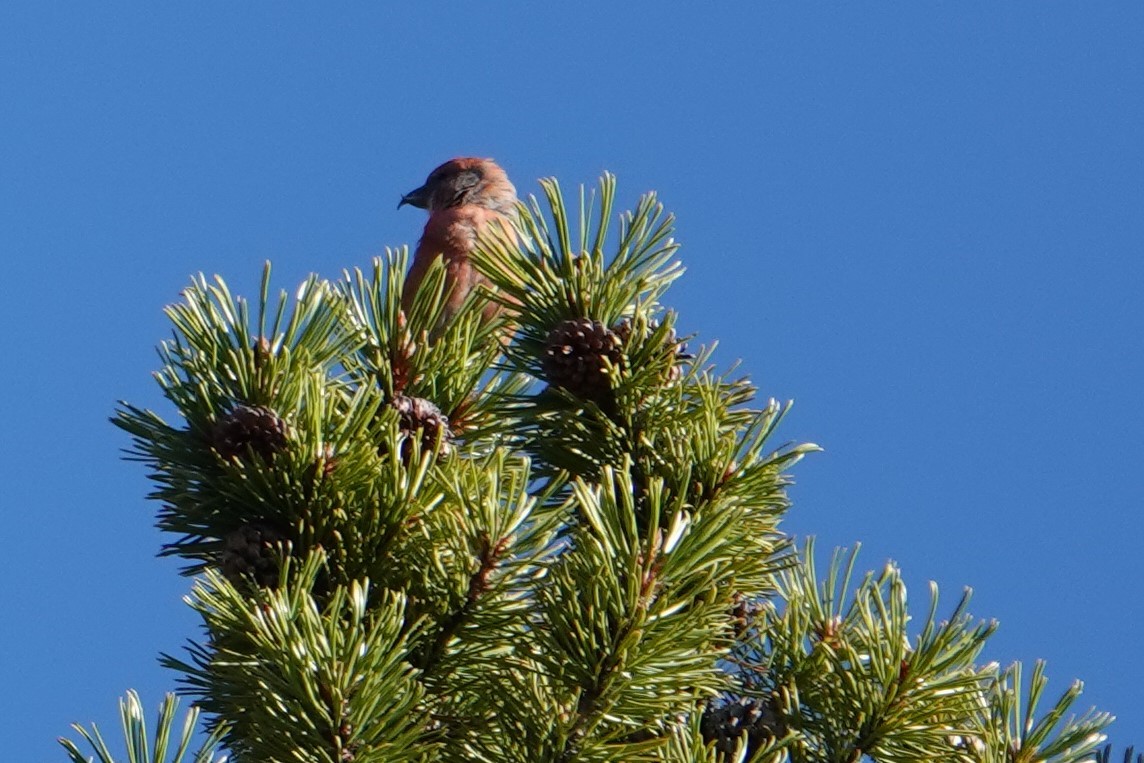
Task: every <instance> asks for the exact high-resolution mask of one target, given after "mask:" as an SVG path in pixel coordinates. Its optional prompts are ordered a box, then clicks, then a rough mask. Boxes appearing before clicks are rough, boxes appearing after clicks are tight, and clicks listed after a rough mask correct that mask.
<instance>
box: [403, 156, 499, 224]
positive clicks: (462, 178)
mask: <svg viewBox="0 0 1144 763" xmlns="http://www.w3.org/2000/svg"><path fill="white" fill-rule="evenodd" d="M405 204H409V205H411V206H414V207H420V208H421V209H427V210H429V212H430V214H432V213H433V212H436V211H437V210H439V209H448V208H449V207H459V206H462V205H465V204H475V205H476V206H479V207H486V208H488V209H492V210H495V211H497V212H502V213H505V214H507V213H508V212H510V211H512V208H513V205H514V204H516V189H515V188H513V185H512V183H511V182H509V179H508V175H506V174H505V172H504V170H502V169H501V168H500V167H499V166H498V165H497V163H496V162H494V161H493V160H492V159H477V158H475V157H470V156H466V157H460V158H458V159H450V160H449V161H447V162H445V163H444V164H442V165H441V166H440V167H438V168H437V169H435V170H433V171H432V172H430V173H429V177H428V178H427V179H426V180H425V184H424V185H422V186H421V187H420V188H417V189H415V190H412V191H410V192H409V193H407V194H405V195H404V196H402V197H401V201H400V202H399V203H398V205H397V208H398V209H400V208H401V207H402V206H404V205H405Z"/></svg>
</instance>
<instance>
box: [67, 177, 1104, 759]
mask: <svg viewBox="0 0 1144 763" xmlns="http://www.w3.org/2000/svg"><path fill="white" fill-rule="evenodd" d="M543 189H544V196H543V199H542V200H537V199H532V200H531V202H530V204H528V205H522V206H521V208H520V210H519V220H518V223H519V225H518V228H519V233H518V235H517V237H515V238H509V237H505V236H502V237H500V238H497V239H494V240H489V241H484V242H482V246H481V251H480V252H479V253H478V255H477V258H476V259H477V264H478V266H479V268H480V269H481V270H482V272H484V273H485V274H486V276H487V277H488V279H489V281H490V282H491V284H492V286H491V287H490V288H486V289H483V290H481V291H480V292H479V293H476V294H475V295H474V296H473V298H471V299H470V300H469V302H468V303H466V305H465V306H464V307H463V308H462V309H461V311H460V312H459V313H458V314H457V315H456V316H454V318H453V319H452V320H450V321H442V320H441V312H442V303H443V290H444V279H443V271H442V269H441V268H440V267H438V268H436V269H435V270H432V271H431V272H430V274H429V275H428V277H427V278H426V279H425V281H424V282H423V284H422V286H421V288H420V289H419V290H418V293H417V298H416V300H415V301H414V303H413V305H412V308H411V309H410V311H409V312H408V314H405V313H404V312H402V310H401V309H400V305H401V293H402V289H403V279H404V273H405V272H406V269H407V253H406V252H405V251H404V250H402V251H396V252H387V254H386V256H385V257H382V258H379V259H377V260H376V261H374V262H373V263H372V267H371V268H369V269H367V270H364V271H361V270H355V271H353V272H348V273H346V274H344V277H342V278H341V279H340V280H336V281H328V280H322V279H320V278H318V277H316V276H314V277H311V278H309V279H308V280H306V281H305V282H304V283H303V284H302V286H301V287H300V288H299V289H298V291H297V293H296V294H295V295H294V296H288V295H286V294H285V293H283V294H280V295H278V296H277V298H276V299H272V298H271V290H270V270H269V267H267V268H266V270H265V272H264V274H263V280H262V289H261V293H260V294H259V296H258V299H257V301H256V303H255V304H254V309H253V311H252V310H251V305H250V303H248V302H247V301H246V300H244V299H241V298H236V297H234V296H233V295H232V294H231V293H230V291H229V290H228V288H227V287H226V285H225V283H224V282H223V281H222V280H221V279H217V278H216V279H214V280H213V281H210V280H207V279H206V278H204V277H201V276H200V277H198V278H197V279H195V280H194V281H193V282H192V284H191V285H190V287H189V288H188V289H187V290H186V291H185V293H184V298H183V301H182V302H181V303H179V304H176V305H173V306H171V307H170V308H169V309H168V315H169V316H170V319H171V321H172V323H173V325H174V337H173V338H172V339H171V340H169V341H167V342H164V343H163V344H162V345H161V347H160V354H161V358H162V364H163V365H162V368H161V370H160V371H159V372H158V373H157V375H156V376H157V379H158V382H159V385H160V387H161V388H162V391H163V394H164V395H165V396H166V398H167V400H168V401H169V402H170V403H171V404H172V405H173V407H174V408H175V409H176V410H177V412H178V421H177V422H176V423H168V422H167V421H165V420H164V419H163V418H161V417H160V416H159V415H157V414H156V413H153V412H151V411H148V410H143V409H140V408H138V407H135V406H132V405H130V404H126V403H124V404H122V406H121V408H120V410H119V411H118V412H117V415H116V416H115V418H114V422H115V423H116V424H117V425H118V426H119V427H121V428H122V429H124V430H126V432H127V433H129V434H130V436H131V438H132V446H131V453H132V457H133V458H135V459H138V460H140V461H142V462H143V463H145V464H146V465H147V468H148V469H149V471H150V475H151V478H152V479H153V480H154V483H155V490H154V492H153V493H152V494H151V497H152V498H153V499H155V500H156V501H158V502H159V505H160V509H159V511H158V525H159V527H160V528H161V529H162V530H164V531H166V532H167V533H169V534H170V535H171V537H172V540H171V541H170V542H169V543H167V544H166V545H165V546H164V547H163V549H162V552H161V553H163V554H166V555H172V556H176V557H178V558H179V559H181V560H183V562H184V563H185V568H184V569H185V572H186V573H187V574H188V575H193V576H194V577H195V582H194V585H193V591H192V593H191V594H190V596H189V597H188V601H189V603H190V605H191V606H192V607H193V608H194V609H195V610H196V611H197V612H198V613H199V615H200V616H201V618H202V625H203V631H202V633H201V634H200V635H199V636H198V637H197V638H196V639H194V640H193V641H192V642H191V643H190V644H189V646H188V647H187V648H186V650H185V652H184V653H181V654H178V655H165V656H164V657H163V661H164V663H165V664H167V665H168V666H169V667H171V668H172V669H173V670H174V671H176V673H177V674H178V679H177V680H178V684H179V690H180V691H181V692H182V693H183V694H185V695H187V696H189V697H191V698H192V699H193V701H194V703H195V705H196V708H197V709H196V710H195V711H194V712H198V709H201V711H202V712H203V713H204V714H205V719H206V728H207V730H208V731H209V732H210V737H209V738H208V740H207V743H206V745H205V749H204V750H203V751H202V752H201V753H199V755H198V757H195V758H194V760H195V761H196V763H208V762H209V761H213V760H217V759H218V758H217V757H216V752H214V751H213V748H214V746H215V745H216V744H219V745H221V747H222V748H224V749H225V750H226V752H227V754H228V755H229V756H230V759H231V760H233V761H237V762H240V763H247V762H254V761H257V762H258V763H278V762H281V763H286V762H287V761H291V762H294V763H301V762H306V763H309V762H311V761H314V762H321V763H389V762H391V761H393V762H396V761H438V760H440V761H486V762H488V763H494V762H495V763H501V762H502V761H519V762H520V763H542V762H544V761H551V762H553V763H556V762H565V761H567V762H570V761H697V762H698V761H708V762H711V763H715V762H720V763H722V762H723V761H746V760H755V761H767V762H769V763H778V762H779V761H793V762H795V763H803V762H807V763H809V762H811V761H815V762H817V761H823V762H829V763H851V762H855V761H859V760H867V759H868V760H876V761H885V762H886V763H891V762H902V761H925V760H934V761H966V762H978V763H987V762H988V763H993V762H1000V761H1006V762H1009V763H1016V762H1017V761H1053V762H1054V763H1070V762H1079V761H1095V760H1097V759H1098V756H1099V755H1101V754H1102V753H1101V752H1100V751H1099V750H1098V747H1099V745H1100V744H1101V743H1102V742H1103V741H1104V735H1103V732H1102V730H1103V729H1104V727H1105V726H1106V725H1107V724H1108V723H1109V722H1110V721H1111V716H1109V715H1107V714H1104V713H1098V712H1095V711H1089V712H1088V713H1086V714H1083V715H1081V716H1079V717H1075V716H1070V717H1067V718H1066V714H1067V713H1068V711H1069V708H1070V707H1071V705H1072V704H1073V703H1074V701H1075V700H1076V698H1077V696H1078V695H1079V693H1080V684H1079V683H1078V684H1075V685H1074V686H1073V687H1072V688H1070V689H1069V690H1068V691H1067V692H1065V694H1064V695H1063V696H1061V697H1060V699H1059V700H1058V701H1057V702H1056V703H1055V704H1054V705H1053V706H1052V707H1051V708H1050V709H1049V710H1048V712H1046V713H1044V714H1041V715H1038V713H1037V708H1038V705H1039V700H1040V699H1041V695H1042V694H1043V691H1044V686H1045V677H1044V670H1043V665H1042V664H1041V663H1037V664H1036V665H1035V666H1034V668H1033V670H1032V675H1031V677H1030V679H1029V680H1028V682H1027V684H1026V682H1024V681H1023V679H1022V673H1023V669H1022V667H1021V666H1020V665H1014V666H1011V667H1009V668H1007V669H1000V668H999V667H998V666H997V665H995V664H981V663H980V662H979V661H978V660H979V655H980V653H981V650H982V647H983V645H984V644H985V642H986V640H987V639H988V637H989V635H990V634H991V633H992V632H993V630H994V624H993V623H989V622H983V621H979V620H976V619H974V618H973V617H972V616H970V615H969V614H968V609H967V608H968V603H969V594H968V592H966V593H965V594H964V595H963V596H962V597H961V598H960V599H959V600H958V601H957V603H956V604H955V605H954V606H953V607H952V609H951V610H949V611H948V612H946V614H944V615H939V611H940V607H939V605H938V598H937V591H936V588H934V587H932V586H931V592H930V594H931V595H930V599H931V604H930V606H929V608H928V609H927V610H926V611H924V612H922V613H920V614H919V613H917V612H915V613H913V614H912V615H911V613H910V611H909V610H908V608H907V599H906V587H905V584H904V582H903V580H902V577H901V574H900V573H899V570H898V569H897V568H896V567H895V566H893V565H889V566H887V567H886V568H885V569H883V570H882V571H881V572H873V573H868V574H866V575H865V576H863V577H862V578H861V580H860V581H857V582H855V583H853V584H852V579H853V578H854V575H853V573H854V570H855V568H856V555H855V553H853V552H844V551H840V552H838V553H836V554H835V555H834V557H833V559H832V561H831V562H830V563H829V564H827V565H826V566H825V574H824V576H823V577H821V578H820V575H821V574H822V570H821V569H820V568H819V566H818V565H817V564H816V560H815V554H814V550H813V544H812V543H810V542H807V543H805V544H803V545H802V546H801V547H796V544H795V542H794V540H793V539H792V538H791V537H790V536H788V535H787V534H785V533H784V532H783V531H782V530H781V529H780V526H779V525H780V521H781V519H782V517H783V514H784V513H785V511H786V510H787V508H788V505H789V503H788V498H787V493H786V488H787V487H788V485H789V481H790V478H789V470H790V468H791V467H793V466H794V465H795V464H796V463H797V462H798V461H799V460H800V459H801V458H803V457H804V456H806V455H808V454H810V453H812V452H814V451H815V450H817V447H816V446H814V445H811V444H802V445H789V444H788V445H777V446H776V445H774V444H772V441H773V439H774V432H775V429H776V427H777V426H778V425H779V423H780V421H781V420H782V419H783V417H784V415H785V414H786V412H787V410H788V408H789V405H784V404H780V403H778V402H776V401H774V400H769V401H766V402H763V403H762V404H758V403H757V402H756V390H755V388H754V387H753V386H752V385H751V383H750V381H749V380H747V379H744V378H739V377H736V376H734V375H733V372H729V373H720V372H717V371H716V370H715V369H714V367H713V363H712V356H711V348H710V347H704V348H699V349H698V350H697V351H696V352H695V354H694V355H691V354H688V353H687V352H686V350H685V348H684V345H683V342H682V341H681V339H680V337H679V336H678V335H677V333H676V329H675V325H676V315H675V314H674V312H672V311H670V310H667V309H665V307H664V306H663V297H664V294H665V292H666V290H667V289H668V288H669V286H670V285H671V283H672V282H673V281H674V280H675V279H676V278H677V277H678V276H679V275H680V274H681V272H682V269H681V267H680V265H679V262H678V261H677V259H676V252H677V245H676V243H675V242H674V240H673V239H672V237H671V232H672V218H671V217H670V216H669V215H666V214H665V213H664V211H663V209H662V207H661V206H660V205H659V204H658V202H657V201H656V199H655V196H654V195H652V194H648V195H646V196H644V197H643V198H642V199H640V201H639V203H638V204H637V205H636V206H635V208H634V210H632V211H631V212H628V213H624V214H622V215H619V216H618V226H617V225H615V222H614V219H613V218H614V215H613V210H614V190H615V183H614V180H613V178H612V177H610V176H605V177H604V178H603V179H602V180H601V182H600V183H599V186H598V189H596V191H594V192H593V193H592V194H591V195H589V196H587V197H586V196H585V193H584V192H583V191H581V193H580V198H579V210H578V214H577V215H575V219H572V216H571V215H570V213H569V211H568V209H567V207H566V204H565V201H564V198H563V196H562V194H561V192H560V189H559V187H558V186H557V184H556V183H555V182H554V181H546V182H544V183H543ZM490 299H491V300H496V301H498V302H499V303H501V304H503V305H504V306H505V308H506V309H505V310H504V311H502V313H501V314H500V315H499V316H498V317H496V318H494V319H492V320H486V319H483V318H482V316H481V314H480V313H481V307H482V306H483V304H485V303H486V301H487V300H490ZM911 617H913V618H914V619H915V620H917V621H918V622H920V626H919V625H915V624H911ZM123 707H124V710H123V713H124V727H125V729H126V731H127V737H128V741H129V745H128V752H127V757H126V760H129V761H132V763H144V762H145V761H147V762H149V761H160V760H165V759H166V750H167V749H168V747H169V745H168V742H167V740H168V738H169V737H170V735H171V727H172V724H173V723H174V712H175V707H174V698H173V696H171V697H168V699H167V700H166V702H164V705H163V708H162V710H161V713H160V717H159V724H158V731H157V732H156V742H155V744H153V745H148V743H147V732H146V727H145V725H144V722H143V714H142V710H141V706H140V703H139V700H138V698H137V697H135V696H134V695H129V697H128V699H127V700H126V701H125V703H124V706H123ZM194 712H193V713H192V715H191V716H189V717H188V720H187V724H185V726H184V733H183V736H182V737H181V738H180V740H181V741H180V742H179V743H178V748H177V749H176V750H175V756H174V757H173V758H172V760H174V761H180V760H182V758H183V754H184V752H185V751H186V749H187V745H188V744H189V731H188V730H189V728H190V727H192V726H193V725H194V723H195V716H194ZM77 728H78V727H77ZM79 730H80V732H81V733H82V735H83V736H84V737H85V738H86V739H87V740H88V741H89V742H91V744H92V746H93V747H94V749H95V751H96V754H97V755H98V756H99V760H100V761H101V763H111V761H113V760H114V757H113V755H112V753H111V752H110V751H109V749H108V748H107V746H106V745H105V744H104V742H103V741H102V740H101V739H100V738H99V736H98V732H97V731H93V732H87V731H85V730H83V729H79ZM64 744H65V746H66V747H67V749H68V753H69V755H70V756H71V758H72V760H73V761H81V760H83V759H84V758H83V756H82V754H81V753H80V751H79V748H78V747H77V746H76V745H74V744H73V743H71V742H64ZM1103 755H1104V758H1105V759H1107V756H1108V751H1107V750H1105V751H1104V752H1103Z"/></svg>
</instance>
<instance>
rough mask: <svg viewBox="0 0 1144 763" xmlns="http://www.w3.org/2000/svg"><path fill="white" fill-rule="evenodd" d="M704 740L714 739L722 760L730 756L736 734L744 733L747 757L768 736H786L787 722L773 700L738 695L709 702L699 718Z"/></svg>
mask: <svg viewBox="0 0 1144 763" xmlns="http://www.w3.org/2000/svg"><path fill="white" fill-rule="evenodd" d="M699 728H700V731H701V732H702V733H703V739H704V741H706V742H714V743H715V750H716V751H717V752H718V753H719V754H720V756H721V758H722V759H723V760H730V759H731V756H732V755H733V754H734V752H735V745H736V744H737V743H738V741H739V737H741V736H743V735H744V734H745V735H746V736H747V760H750V759H751V756H752V755H754V754H755V752H756V751H758V749H759V748H760V747H762V746H763V745H764V744H766V743H767V742H768V741H769V740H771V739H775V738H778V737H783V736H786V733H787V730H786V724H784V723H783V720H782V718H781V717H779V714H778V712H777V711H776V709H775V706H774V702H773V701H770V700H765V699H754V698H751V697H738V698H737V699H731V700H729V701H727V702H723V703H719V704H715V703H710V704H708V705H707V709H706V710H704V711H703V718H702V719H701V720H700V722H699Z"/></svg>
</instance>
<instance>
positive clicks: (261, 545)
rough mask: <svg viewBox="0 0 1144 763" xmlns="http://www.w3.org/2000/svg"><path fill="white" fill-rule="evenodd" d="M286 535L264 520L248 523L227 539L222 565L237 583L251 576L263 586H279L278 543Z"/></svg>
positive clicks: (222, 568)
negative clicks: (264, 523)
mask: <svg viewBox="0 0 1144 763" xmlns="http://www.w3.org/2000/svg"><path fill="white" fill-rule="evenodd" d="M285 539H286V536H285V535H283V534H282V533H280V532H278V531H277V530H275V529H273V528H271V527H268V526H267V525H263V524H250V525H244V526H242V527H240V528H238V529H237V530H235V531H234V532H232V533H230V534H229V535H227V536H226V538H224V539H223V550H222V553H221V554H220V555H219V569H221V570H222V574H223V575H224V576H225V577H226V579H227V580H229V581H230V582H231V583H233V584H235V585H239V584H241V583H243V582H249V581H250V580H251V578H253V579H254V582H255V583H256V584H257V585H259V586H261V587H263V588H276V587H277V586H278V567H279V553H278V551H277V548H276V546H277V544H278V543H280V542H281V541H283V540H285Z"/></svg>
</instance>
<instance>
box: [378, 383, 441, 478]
mask: <svg viewBox="0 0 1144 763" xmlns="http://www.w3.org/2000/svg"><path fill="white" fill-rule="evenodd" d="M390 406H392V407H393V408H395V409H396V410H397V415H398V426H399V427H400V429H401V433H402V434H403V435H405V439H404V441H403V442H402V443H401V458H402V460H403V461H406V462H408V461H409V458H410V456H412V455H413V435H414V434H416V432H417V430H418V429H420V430H421V452H422V453H427V452H431V451H433V450H434V449H436V452H437V456H438V457H440V456H447V455H448V454H449V453H451V452H452V450H453V443H452V440H453V433H452V432H451V431H450V430H449V419H448V418H447V417H446V416H445V414H443V413H441V409H440V408H438V407H437V406H436V405H434V404H433V403H431V402H429V401H428V400H426V399H425V398H421V397H407V396H405V395H397V396H396V397H394V398H393V402H391V403H390ZM438 436H440V444H438V441H437V440H438Z"/></svg>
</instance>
